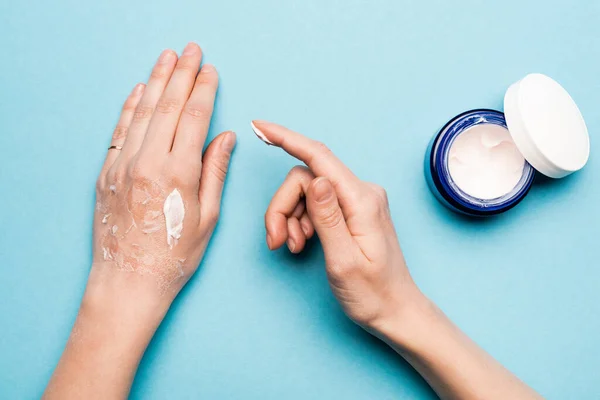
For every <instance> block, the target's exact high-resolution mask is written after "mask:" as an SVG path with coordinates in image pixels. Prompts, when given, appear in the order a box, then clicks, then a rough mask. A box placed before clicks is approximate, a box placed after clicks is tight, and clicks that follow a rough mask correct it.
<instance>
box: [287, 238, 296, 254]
mask: <svg viewBox="0 0 600 400" xmlns="http://www.w3.org/2000/svg"><path fill="white" fill-rule="evenodd" d="M287 245H288V248H289V249H290V251H291V252H292V253H293V252H294V250H296V242H295V241H294V239H292V238H289V239H288V240H287Z"/></svg>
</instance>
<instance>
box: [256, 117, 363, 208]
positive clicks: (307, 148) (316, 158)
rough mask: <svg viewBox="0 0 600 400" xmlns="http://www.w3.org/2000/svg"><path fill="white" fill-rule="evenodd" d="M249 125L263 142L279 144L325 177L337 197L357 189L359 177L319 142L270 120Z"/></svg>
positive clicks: (347, 194)
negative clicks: (336, 193) (333, 188)
mask: <svg viewBox="0 0 600 400" xmlns="http://www.w3.org/2000/svg"><path fill="white" fill-rule="evenodd" d="M251 125H252V129H253V130H254V133H256V135H257V136H258V137H259V138H260V139H261V140H263V141H264V142H265V143H267V144H271V145H273V146H277V147H281V148H282V149H283V150H285V151H286V152H287V153H288V154H290V155H291V156H293V157H296V158H297V159H299V160H300V161H302V162H304V163H305V164H306V165H307V166H308V167H309V168H310V169H311V171H312V172H313V173H314V174H315V175H316V176H324V177H327V178H329V180H330V181H331V183H332V184H333V186H334V187H335V188H336V189H337V190H339V191H340V193H339V194H338V195H339V196H340V197H341V198H343V197H347V196H351V195H352V194H353V193H356V192H357V191H358V184H359V182H360V180H359V179H358V178H357V177H356V175H354V174H353V173H352V171H350V169H348V167H346V165H344V163H342V162H341V161H340V160H339V159H338V158H337V157H336V156H335V155H334V154H333V153H332V152H331V150H329V149H328V148H327V146H325V145H324V144H323V143H321V142H317V141H315V140H312V139H310V138H307V137H306V136H304V135H302V134H300V133H297V132H294V131H291V130H289V129H287V128H285V127H283V126H281V125H277V124H274V123H272V122H265V121H252V123H251Z"/></svg>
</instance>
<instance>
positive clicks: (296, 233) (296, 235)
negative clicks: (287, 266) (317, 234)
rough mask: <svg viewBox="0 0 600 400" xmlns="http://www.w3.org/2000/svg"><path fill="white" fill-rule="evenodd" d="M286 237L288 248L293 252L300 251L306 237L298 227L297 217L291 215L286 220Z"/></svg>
mask: <svg viewBox="0 0 600 400" xmlns="http://www.w3.org/2000/svg"><path fill="white" fill-rule="evenodd" d="M287 230H288V239H287V241H286V243H287V247H288V249H290V251H291V252H292V253H294V254H297V253H300V252H301V251H302V250H303V249H304V245H305V244H306V237H305V236H304V232H302V227H300V221H298V218H296V217H291V218H289V219H288V220H287Z"/></svg>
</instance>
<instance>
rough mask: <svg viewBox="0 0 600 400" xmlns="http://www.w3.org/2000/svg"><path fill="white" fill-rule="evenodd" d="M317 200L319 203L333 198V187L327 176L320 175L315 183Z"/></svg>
mask: <svg viewBox="0 0 600 400" xmlns="http://www.w3.org/2000/svg"><path fill="white" fill-rule="evenodd" d="M313 193H314V194H315V200H317V203H324V202H326V201H327V200H329V199H330V198H331V195H332V194H333V188H332V187H331V184H330V183H329V181H328V180H327V178H323V177H318V178H317V180H316V182H315V183H314V192H313Z"/></svg>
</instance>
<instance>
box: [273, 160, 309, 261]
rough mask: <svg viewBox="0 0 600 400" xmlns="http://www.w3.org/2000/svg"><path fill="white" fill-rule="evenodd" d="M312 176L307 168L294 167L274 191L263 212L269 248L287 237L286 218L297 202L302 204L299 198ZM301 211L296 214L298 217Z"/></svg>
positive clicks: (279, 244)
mask: <svg viewBox="0 0 600 400" xmlns="http://www.w3.org/2000/svg"><path fill="white" fill-rule="evenodd" d="M314 177H315V176H314V175H313V173H312V172H311V171H310V170H309V169H308V168H306V167H301V166H297V167H294V168H292V170H291V171H290V173H289V174H288V176H287V177H286V178H285V180H284V181H283V184H282V185H281V186H280V187H279V189H278V190H277V192H275V195H274V196H273V199H272V200H271V203H270V204H269V207H268V208H267V212H266V213H265V228H266V229H267V245H268V246H269V249H271V250H274V249H278V248H279V247H281V246H283V244H284V243H285V241H286V240H287V239H288V229H287V220H288V218H289V217H291V216H292V215H293V214H294V211H295V210H296V207H297V206H298V204H299V203H302V204H304V202H302V201H301V200H302V199H303V198H304V194H305V193H306V191H307V190H308V185H309V184H310V182H311V181H312V180H313V179H314ZM302 211H304V210H302ZM302 211H300V213H299V214H297V215H296V216H297V217H300V216H301V215H302Z"/></svg>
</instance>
